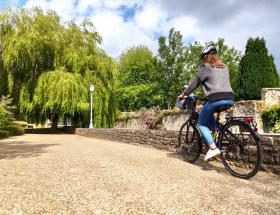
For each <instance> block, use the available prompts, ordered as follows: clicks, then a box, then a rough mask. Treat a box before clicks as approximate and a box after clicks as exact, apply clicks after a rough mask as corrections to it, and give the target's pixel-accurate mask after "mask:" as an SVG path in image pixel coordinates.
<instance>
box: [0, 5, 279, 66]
mask: <svg viewBox="0 0 280 215" xmlns="http://www.w3.org/2000/svg"><path fill="white" fill-rule="evenodd" d="M8 5H10V6H12V7H15V6H20V7H25V8H31V7H34V6H40V7H41V8H42V9H44V10H48V9H52V10H55V11H57V13H58V14H59V15H60V16H61V17H62V18H63V20H64V21H67V20H71V19H75V20H76V21H77V22H79V21H81V20H82V19H84V18H89V19H91V20H92V22H93V23H94V25H95V27H96V29H97V31H98V32H99V33H100V34H101V35H102V37H103V44H102V48H103V49H105V50H106V51H107V52H108V53H109V54H110V55H112V56H113V57H118V56H119V55H120V54H121V53H122V51H123V50H125V49H126V48H127V47H131V46H134V45H139V44H143V45H147V46H148V47H149V48H150V49H151V50H152V51H153V52H154V53H155V54H156V52H157V48H158V47H157V44H158V43H157V38H158V37H159V36H161V35H167V34H168V31H169V29H170V28H172V27H175V29H176V30H179V31H181V33H182V34H183V37H184V41H185V43H186V44H188V43H189V42H192V41H194V40H198V41H201V42H207V41H210V40H217V39H218V38H219V37H222V38H225V40H226V43H227V44H228V45H230V46H234V47H235V48H236V49H238V50H240V51H242V52H244V49H245V45H246V41H247V39H248V38H249V37H256V36H260V37H264V38H265V39H266V41H267V46H268V49H269V52H270V53H271V54H273V56H274V58H275V62H276V64H277V67H278V70H279V68H280V49H279V47H280V40H279V39H278V35H280V28H279V27H278V23H277V22H276V21H275V20H278V16H279V11H280V1H278V0H267V1H265V0H259V1H255V0H246V1H242V0H216V1H207V0H196V1H194V0H172V1H170V0H63V1H62V0H0V9H2V8H4V7H5V6H8Z"/></svg>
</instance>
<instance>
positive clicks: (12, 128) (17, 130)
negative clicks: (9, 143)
mask: <svg viewBox="0 0 280 215" xmlns="http://www.w3.org/2000/svg"><path fill="white" fill-rule="evenodd" d="M1 130H2V131H6V132H8V135H9V136H19V135H23V134H24V129H23V128H22V127H19V126H16V125H7V126H5V127H3V128H1Z"/></svg>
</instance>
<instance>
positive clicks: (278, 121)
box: [262, 105, 280, 132]
mask: <svg viewBox="0 0 280 215" xmlns="http://www.w3.org/2000/svg"><path fill="white" fill-rule="evenodd" d="M262 116H263V118H264V119H265V120H266V121H267V122H268V123H269V125H270V126H272V128H273V131H274V132H280V105H278V106H274V107H272V108H270V109H268V110H265V111H264V112H263V113H262Z"/></svg>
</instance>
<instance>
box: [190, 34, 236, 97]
mask: <svg viewBox="0 0 280 215" xmlns="http://www.w3.org/2000/svg"><path fill="white" fill-rule="evenodd" d="M211 42H212V43H214V45H215V46H216V48H217V51H218V55H219V56H220V58H221V60H222V62H223V63H225V64H226V65H227V66H228V69H229V72H230V82H231V86H232V88H233V91H234V92H236V91H237V86H236V83H237V76H238V67H239V62H240V59H241V54H240V52H239V51H237V50H236V49H235V48H234V47H229V46H228V45H226V44H225V40H224V39H222V38H219V39H218V40H217V41H211ZM202 48H203V45H202V44H201V43H200V42H197V41H195V42H193V43H191V44H189V46H188V48H187V52H186V63H187V64H186V68H187V70H188V72H189V77H188V78H193V76H194V74H195V73H196V70H197V68H198V67H199V65H201V63H202V59H201V52H202ZM186 80H187V81H189V79H186Z"/></svg>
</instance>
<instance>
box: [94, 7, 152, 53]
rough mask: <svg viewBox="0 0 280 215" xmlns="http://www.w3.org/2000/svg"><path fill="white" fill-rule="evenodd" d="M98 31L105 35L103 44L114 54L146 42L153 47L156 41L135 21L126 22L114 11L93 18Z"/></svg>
mask: <svg viewBox="0 0 280 215" xmlns="http://www.w3.org/2000/svg"><path fill="white" fill-rule="evenodd" d="M91 20H92V22H93V23H94V25H95V26H96V29H97V31H98V32H99V33H100V34H101V35H102V36H103V46H104V49H105V50H107V51H108V52H109V53H110V54H111V55H112V56H115V57H116V56H118V55H120V54H121V52H122V51H123V50H124V49H126V48H127V47H130V46H134V45H139V44H145V45H147V46H149V47H153V46H154V43H156V41H153V38H152V37H150V36H149V35H148V34H146V33H145V32H143V31H142V30H141V29H140V28H138V27H137V26H136V25H134V23H133V22H125V21H124V20H123V17H122V16H121V15H119V14H117V13H115V12H113V11H104V12H102V13H99V14H97V15H95V16H93V17H92V18H91Z"/></svg>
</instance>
